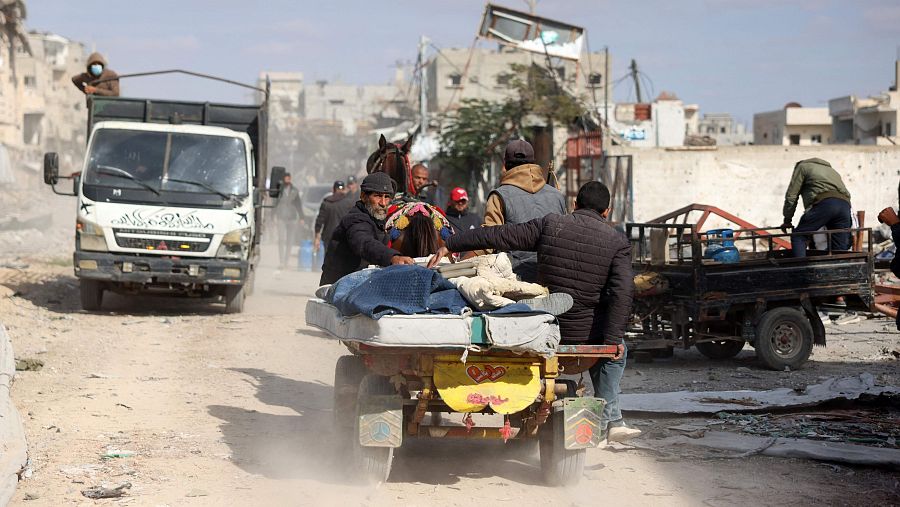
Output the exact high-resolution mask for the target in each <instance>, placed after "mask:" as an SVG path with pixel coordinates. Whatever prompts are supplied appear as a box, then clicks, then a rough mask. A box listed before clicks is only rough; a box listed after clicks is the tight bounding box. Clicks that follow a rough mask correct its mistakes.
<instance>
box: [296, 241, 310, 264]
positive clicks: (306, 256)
mask: <svg viewBox="0 0 900 507" xmlns="http://www.w3.org/2000/svg"><path fill="white" fill-rule="evenodd" d="M312 267H313V242H312V240H311V239H305V240H303V241H301V242H300V255H298V256H297V268H298V269H299V270H300V271H312Z"/></svg>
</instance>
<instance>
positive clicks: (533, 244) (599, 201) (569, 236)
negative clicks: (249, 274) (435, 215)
mask: <svg viewBox="0 0 900 507" xmlns="http://www.w3.org/2000/svg"><path fill="white" fill-rule="evenodd" d="M609 199H610V194H609V189H608V188H606V186H605V185H603V184H602V183H600V182H596V181H593V182H589V183H586V184H585V185H583V186H582V187H581V189H579V191H578V197H577V198H576V201H575V212H574V213H572V214H568V215H560V214H555V213H553V214H549V215H547V216H545V217H543V218H536V219H534V220H531V221H528V222H525V223H521V224H506V225H498V226H493V227H482V228H479V229H473V230H469V231H461V232H460V233H458V234H454V235H453V236H450V238H449V239H448V240H447V241H446V247H444V248H441V250H439V251H438V252H437V253H436V254H435V255H434V257H432V259H431V260H430V262H429V267H433V266H434V265H437V263H438V261H439V260H440V259H441V258H442V257H444V256H447V255H449V253H450V252H465V251H471V250H481V249H487V248H492V249H495V250H501V251H511V250H522V251H535V252H537V258H538V283H540V284H542V285H544V286H546V287H547V288H548V289H550V292H551V293H554V292H563V293H566V294H569V295H570V296H572V299H573V300H574V303H573V306H572V308H571V309H570V310H569V311H567V312H565V313H563V314H562V315H559V317H558V318H559V328H560V334H561V335H562V337H563V341H564V342H566V343H582V344H583V343H587V344H614V345H617V347H618V355H617V357H616V358H615V359H601V360H600V361H598V363H597V364H596V365H594V366H593V367H592V368H591V370H590V374H591V380H592V381H593V384H594V395H595V396H597V397H600V398H603V399H605V400H606V402H607V405H606V408H605V409H604V411H603V420H602V422H601V426H602V427H603V429H607V428H608V433H607V438H608V440H609V441H623V440H628V439H630V438H634V437H636V436H638V435H639V434H640V433H641V432H640V430H638V429H636V428H630V427H628V426H626V425H625V422H624V420H623V419H622V412H621V410H620V409H619V403H618V397H619V382H620V381H621V379H622V374H623V373H624V370H625V354H626V349H625V344H624V336H625V329H626V326H627V324H628V321H629V319H630V316H631V304H632V297H633V294H634V277H633V273H632V269H631V245H630V243H629V241H628V239H627V238H626V237H625V236H624V235H622V234H621V233H620V232H618V231H616V230H615V229H613V228H612V226H610V225H609V223H607V221H606V217H607V215H608V214H609V204H610V203H609Z"/></svg>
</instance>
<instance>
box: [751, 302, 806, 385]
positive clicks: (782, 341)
mask: <svg viewBox="0 0 900 507" xmlns="http://www.w3.org/2000/svg"><path fill="white" fill-rule="evenodd" d="M812 346H813V331H812V325H811V324H810V323H809V319H807V318H806V315H804V314H803V312H801V311H800V310H797V309H795V308H788V307H781V308H774V309H772V310H769V311H767V312H766V313H764V314H763V316H762V318H761V319H760V320H759V324H758V325H757V326H756V357H757V358H758V359H759V360H760V361H761V362H762V363H763V364H764V365H765V366H767V367H768V368H771V369H773V370H783V369H784V367H785V366H788V367H790V368H799V367H800V366H801V365H803V363H805V362H806V360H807V359H809V355H810V353H812Z"/></svg>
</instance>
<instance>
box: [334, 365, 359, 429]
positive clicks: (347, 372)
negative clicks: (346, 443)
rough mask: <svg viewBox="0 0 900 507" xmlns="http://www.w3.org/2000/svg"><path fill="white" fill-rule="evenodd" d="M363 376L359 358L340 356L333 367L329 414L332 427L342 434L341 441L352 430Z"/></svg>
mask: <svg viewBox="0 0 900 507" xmlns="http://www.w3.org/2000/svg"><path fill="white" fill-rule="evenodd" d="M365 376H366V365H364V364H363V362H362V359H361V358H360V357H359V356H341V357H339V358H338V360H337V364H335V365H334V397H333V401H334V403H333V404H332V410H331V412H332V415H333V416H334V427H335V429H337V430H338V431H340V432H341V433H342V434H341V435H340V437H341V439H342V440H343V438H344V437H346V436H347V435H346V434H347V433H349V432H350V431H352V430H353V418H354V417H356V397H357V393H358V392H359V383H360V382H362V379H363V377H365Z"/></svg>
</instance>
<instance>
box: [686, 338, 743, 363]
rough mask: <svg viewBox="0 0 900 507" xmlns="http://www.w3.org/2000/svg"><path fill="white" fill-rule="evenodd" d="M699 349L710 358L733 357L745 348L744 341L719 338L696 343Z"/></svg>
mask: <svg viewBox="0 0 900 507" xmlns="http://www.w3.org/2000/svg"><path fill="white" fill-rule="evenodd" d="M694 346H695V347H697V350H698V351H699V352H700V353H701V354H703V355H704V356H706V357H708V358H710V359H731V358H732V357H734V356H736V355H738V354H739V353H740V352H741V350H743V349H744V342H742V341H740V342H739V341H737V340H717V341H714V342H703V343H696V344H694Z"/></svg>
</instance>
